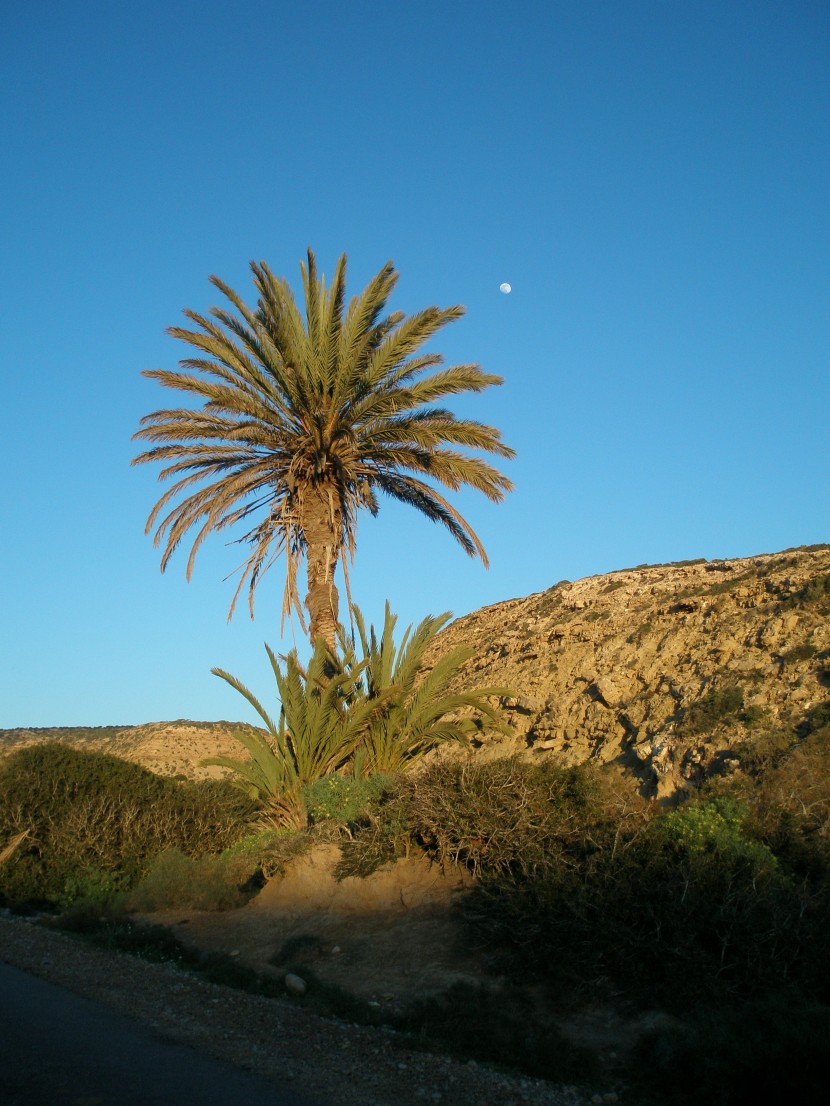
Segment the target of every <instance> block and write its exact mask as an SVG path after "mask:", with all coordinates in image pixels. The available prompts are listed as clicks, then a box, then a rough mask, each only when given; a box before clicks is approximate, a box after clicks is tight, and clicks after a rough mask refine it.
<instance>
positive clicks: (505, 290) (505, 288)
mask: <svg viewBox="0 0 830 1106" xmlns="http://www.w3.org/2000/svg"><path fill="white" fill-rule="evenodd" d="M499 291H500V292H503V293H504V295H505V296H509V295H510V293H511V292H512V291H513V289H512V288H511V287H510V285H509V284H508V283H507V281H505V282H504V284H500V285H499Z"/></svg>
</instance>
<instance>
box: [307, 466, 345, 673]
mask: <svg viewBox="0 0 830 1106" xmlns="http://www.w3.org/2000/svg"><path fill="white" fill-rule="evenodd" d="M302 527H303V534H304V535H305V541H306V565H307V568H308V594H307V595H306V599H305V606H306V609H307V610H308V615H309V620H310V626H309V636H310V638H311V644H312V646H313V645H314V643H315V642H316V641H317V639H318V638H320V637H322V638H324V639H325V642H326V645H327V646H328V647H329V649H330V650H331V652H332V653H333V652H335V650H336V647H337V626H338V616H337V612H338V594H337V588H336V586H335V583H334V572H335V569H336V568H337V558H338V555H339V552H340V531H341V526H340V503H339V500H338V499H337V495H336V493H335V492H334V491H333V490H329V488H327V487H326V486H325V485H324V484H320V485H314V486H312V487H310V488H308V489H307V490H306V494H305V496H304V502H303V522H302Z"/></svg>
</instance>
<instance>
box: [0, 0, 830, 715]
mask: <svg viewBox="0 0 830 1106" xmlns="http://www.w3.org/2000/svg"><path fill="white" fill-rule="evenodd" d="M0 108H2V111H0V135H1V136H2V160H1V161H0V181H2V204H1V205H0V242H2V256H3V263H2V265H0V293H1V298H0V304H2V325H0V373H1V374H2V387H3V400H4V402H3V403H2V405H0V427H1V428H2V434H3V443H4V446H5V478H4V480H3V482H2V490H0V496H2V499H1V500H0V506H1V507H2V515H0V517H1V518H2V532H0V561H1V562H2V575H0V587H2V606H0V610H2V625H3V633H2V651H3V657H2V664H1V665H0V728H2V727H10V726H25V725H32V726H46V725H100V724H125V723H139V722H148V721H156V720H161V719H172V718H180V717H188V718H196V719H218V718H248V717H250V712H249V711H248V708H247V707H246V705H245V704H244V703H243V701H242V700H241V699H240V698H239V697H238V696H237V695H236V693H235V692H233V691H232V690H231V689H230V688H229V687H227V686H226V685H225V684H224V683H223V682H222V681H220V680H217V679H216V678H215V677H214V676H212V675H211V674H210V669H211V667H212V666H214V665H219V666H221V667H224V668H226V669H229V670H230V671H232V672H234V673H235V674H237V675H238V676H240V677H241V678H242V679H243V680H244V681H245V682H247V683H248V684H249V686H251V687H252V689H254V690H255V691H257V692H258V693H259V694H260V695H261V696H262V697H263V698H265V699H269V697H270V696H271V695H272V691H271V686H272V685H271V680H270V678H269V675H268V670H267V662H266V658H265V653H264V650H263V642H264V641H268V642H269V643H270V644H271V645H272V646H273V647H274V648H276V649H278V650H279V649H285V648H288V647H290V645H291V643H292V639H291V633H290V631H287V633H286V636H285V638H282V639H281V638H280V625H279V608H280V602H281V595H282V584H283V578H282V575H281V566H279V567H278V568H277V569H276V570H274V571H273V573H272V574H271V576H270V578H268V577H266V580H265V581H264V582H263V584H262V585H261V586H260V589H259V593H258V601H257V617H256V620H255V621H254V622H251V621H250V619H249V618H248V616H247V613H246V611H245V610H244V609H242V610H240V612H239V613H238V614H237V615H236V617H235V618H234V620H233V622H232V623H231V624H230V625H228V624H227V622H226V613H227V608H228V604H229V602H230V599H231V596H232V593H233V588H234V585H233V583H232V582H231V581H227V580H225V577H226V576H227V575H228V573H230V572H231V571H232V570H233V569H234V568H235V567H236V564H237V562H238V560H239V550H238V549H233V548H228V547H227V546H226V545H225V544H224V539H223V538H217V539H215V540H213V541H212V542H209V543H208V544H207V545H206V546H205V547H204V548H203V550H202V552H201V554H200V557H199V560H198V562H197V565H196V571H195V574H194V578H193V580H192V581H191V583H190V584H187V583H186V582H185V579H184V562H185V556H184V555H182V556H179V557H177V558H176V559H174V562H173V563H172V565H171V566H170V568H169V569H168V571H167V572H166V573H165V574H164V575H163V576H162V575H161V574H160V572H159V557H158V552H157V551H156V550H154V549H153V547H152V542H151V541H150V539H149V538H147V537H145V536H144V533H143V529H144V522H145V519H146V516H147V514H148V513H149V510H150V508H151V507H152V505H153V503H154V502H155V499H156V498H157V496H158V494H159V491H160V490H161V489H160V486H159V485H158V484H157V482H156V478H155V477H156V474H155V472H154V471H151V469H150V467H149V466H143V467H141V468H139V469H136V468H132V469H131V468H130V459H131V457H132V456H133V455H134V454H135V452H136V451H137V446H136V444H135V443H133V442H131V440H130V439H131V435H132V433H133V432H134V431H135V429H136V428H137V425H138V421H139V419H140V418H141V416H142V415H143V414H146V413H148V412H149V411H152V410H154V409H155V408H157V407H161V406H164V405H165V403H166V402H168V399H169V396H168V395H166V394H164V390H163V389H161V388H159V387H158V386H157V385H155V384H153V383H152V382H150V381H147V380H145V379H143V378H142V377H141V376H140V371H141V369H144V368H154V367H169V368H172V367H175V365H176V362H177V359H178V358H179V357H180V356H181V355H182V353H183V352H184V350H183V348H182V349H180V348H179V347H178V344H177V343H176V342H174V341H173V340H172V339H171V338H169V337H167V336H166V334H165V328H166V327H168V326H170V325H173V324H176V323H178V322H179V321H180V319H181V310H182V308H184V307H190V308H193V309H194V310H197V311H205V310H206V309H207V308H208V307H209V306H210V305H211V304H212V303H214V302H216V298H217V294H216V293H215V291H214V289H213V288H212V287H211V286H210V285H209V283H208V277H209V275H210V274H211V273H216V274H218V275H219V276H221V277H222V278H223V279H225V280H226V281H228V282H229V283H230V284H231V285H232V286H233V287H235V288H236V289H237V290H238V291H239V292H240V293H242V294H243V296H246V297H247V296H248V295H249V292H250V289H251V285H250V279H249V271H248V263H249V262H250V260H251V259H264V260H266V261H267V262H268V264H269V265H270V266H271V268H272V269H274V270H275V271H276V272H278V273H282V274H285V275H286V276H288V277H289V279H290V280H291V281H292V282H293V283H295V287H296V282H297V278H298V274H299V261H300V259H301V258H302V257H303V256H304V254H305V250H306V248H307V247H308V246H311V247H312V248H313V249H314V251H315V253H316V255H317V258H318V263H319V265H320V267H321V268H322V269H323V270H324V271H326V272H331V270H332V268H333V265H334V262H335V260H336V258H337V257H338V255H339V254H340V253H341V252H343V251H345V252H347V253H348V255H349V282H350V287H352V288H353V289H355V290H356V289H358V288H361V287H363V285H364V284H365V283H366V282H367V281H368V279H369V278H370V277H371V276H372V275H373V274H374V273H375V272H376V271H377V270H378V269H379V268H380V266H381V265H382V264H383V263H384V262H385V261H386V260H387V259H388V258H392V259H393V260H394V262H395V265H396V267H397V268H398V270H399V272H400V274H401V276H400V281H399V285H398V289H397V291H396V295H395V303H394V306H395V307H400V308H401V309H403V310H405V311H415V310H418V309H420V308H421V307H424V306H426V305H428V304H433V303H435V304H438V305H441V306H445V305H448V304H450V303H463V304H465V305H466V308H467V314H466V316H465V317H464V319H463V320H461V321H460V322H457V323H455V324H453V325H452V326H450V327H449V328H447V329H446V330H445V331H444V332H443V334H442V335H441V336H440V339H439V340H438V341H437V342H436V343H435V346H436V348H438V349H440V351H441V352H442V353H443V354H444V355H445V357H446V359H447V361H449V362H460V361H477V362H479V363H481V364H482V365H483V366H484V367H485V368H486V369H488V370H489V371H493V372H497V373H500V374H502V375H503V376H504V378H505V384H504V386H503V387H501V388H499V389H490V390H489V391H488V392H487V393H485V394H484V395H483V396H479V397H469V398H465V399H464V400H460V401H459V402H458V403H456V404H455V409H456V410H457V411H459V412H463V413H464V414H467V415H469V416H470V417H475V418H478V419H480V420H482V421H484V422H491V423H493V424H495V425H497V426H499V427H500V429H501V430H502V432H503V435H504V438H505V440H506V441H507V442H508V443H509V444H510V445H512V446H513V447H514V448H515V449H516V450H517V451H518V457H517V459H516V460H515V461H514V462H512V463H511V464H510V465H509V467H508V471H509V474H510V476H511V477H512V478H513V479H514V481H515V483H516V490H515V492H514V493H513V494H512V495H511V496H510V497H509V498H508V499H507V500H506V501H505V502H504V503H503V504H501V505H500V506H497V507H496V506H493V505H490V504H488V503H486V502H485V501H484V500H483V499H481V498H480V497H477V496H475V495H474V494H472V493H471V494H469V495H464V496H461V497H459V499H458V500H457V503H458V505H459V507H460V508H461V510H462V511H463V513H464V514H465V515H466V516H467V518H468V519H469V520H470V521H471V522H472V524H473V525H474V526H475V528H476V530H477V531H478V533H479V534H480V536H481V537H482V539H483V541H484V543H485V545H486V547H487V550H488V553H489V555H490V559H491V562H492V567H491V569H490V570H489V572H488V571H485V570H484V569H483V568H482V566H481V565H480V564H479V563H478V562H473V561H470V560H469V559H468V558H467V557H466V556H465V555H464V554H463V552H462V551H461V550H460V549H459V548H458V547H457V546H455V545H454V543H453V542H452V540H451V539H450V538H449V537H448V536H447V535H446V534H445V533H444V532H443V531H440V530H438V529H437V528H436V527H434V526H433V525H431V524H430V523H429V522H427V521H426V520H424V519H422V518H420V517H419V516H416V515H413V514H412V513H411V512H406V511H405V510H403V509H398V508H396V507H395V506H394V505H384V506H382V509H381V512H380V515H379V516H378V518H377V519H371V518H366V519H364V520H362V522H361V527H360V530H359V536H358V542H359V544H358V555H357V561H356V564H355V566H354V569H353V573H352V586H353V591H354V596H355V599H356V600H357V602H358V603H359V604H360V606H361V607H362V608H363V610H364V612H365V613H366V614H367V615H368V617H369V618H370V619H373V620H375V621H377V620H379V619H380V618H381V617H382V610H383V603H384V600H385V599H386V598H389V599H390V601H391V603H392V607H393V609H394V610H397V611H398V612H399V613H400V617H401V620H402V623H403V624H406V623H408V622H411V621H417V620H419V619H420V618H421V617H423V615H425V614H427V613H438V612H441V611H444V610H451V611H453V612H454V613H455V614H456V615H460V614H464V613H466V612H467V611H470V610H473V609H475V608H477V607H479V606H482V605H485V604H488V603H494V602H497V601H499V600H502V599H507V598H511V597H514V596H521V595H527V594H529V593H531V592H533V591H538V590H541V589H544V588H546V587H549V586H551V585H552V584H554V583H556V582H557V581H559V580H561V579H563V578H567V579H576V578H579V577H582V576H587V575H591V574H594V573H598V572H605V571H609V570H612V569H615V568H624V567H628V566H631V565H637V564H642V563H655V562H663V561H672V560H680V559H686V558H691V557H707V558H715V557H736V556H746V555H751V554H755V553H761V552H772V551H775V550H780V549H783V548H786V547H789V546H794V545H801V544H810V543H815V542H820V541H827V540H830V527H828V522H830V506H829V504H828V486H830V454H829V453H828V448H827V442H828V438H827V416H828V411H830V402H829V401H830V383H829V381H830V371H829V370H830V356H828V351H829V350H830V295H829V294H828V293H830V262H829V261H828V259H829V258H830V204H828V197H829V196H830V126H829V124H830V8H828V7H827V5H826V3H824V2H823V0H815V2H812V0H794V2H792V3H783V2H772V0H754V2H744V0H687V2H686V3H683V4H675V3H671V2H657V0H626V2H625V3H620V2H619V0H561V2H556V0H554V2H552V3H542V2H541V0H538V2H535V3H528V2H521V0H519V2H514V3H511V4H506V3H500V4H495V3H489V2H486V0H476V2H473V0H470V2H451V0H443V2H440V3H439V2H431V0H422V2H420V3H418V4H415V3H382V2H379V0H378V2H375V3H366V2H362V0H352V2H351V3H349V4H343V3H339V2H338V3H333V2H329V0H318V2H316V3H314V2H309V3H307V4H296V3H291V4H288V3H283V2H281V0H268V2H261V3H260V2H255V0H239V2H238V3H236V4H233V5H229V4H219V3H216V2H214V0H203V2H201V3H199V4H196V3H192V2H182V0H165V2H164V3H159V2H156V0H147V2H146V3H143V4H140V5H131V6H127V7H125V8H122V7H121V6H116V5H113V4H111V3H103V2H100V3H95V2H90V3H85V2H82V0H78V2H72V0H70V2H67V3H65V4H60V5H58V4H55V3H53V2H49V3H46V2H43V0H32V2H31V3H29V4H27V5H11V4H6V5H3V6H2V11H0ZM502 281H509V282H510V283H511V284H512V286H513V292H512V293H511V294H510V295H509V296H505V295H502V294H500V293H499V284H500V283H501V282H502ZM251 298H252V297H251ZM297 633H298V640H299V631H297Z"/></svg>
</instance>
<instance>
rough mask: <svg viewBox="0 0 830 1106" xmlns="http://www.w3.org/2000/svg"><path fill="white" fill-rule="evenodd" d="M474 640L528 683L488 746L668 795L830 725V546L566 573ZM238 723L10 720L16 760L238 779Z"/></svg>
mask: <svg viewBox="0 0 830 1106" xmlns="http://www.w3.org/2000/svg"><path fill="white" fill-rule="evenodd" d="M459 644H464V645H469V646H472V647H473V650H474V653H473V657H472V659H471V660H470V661H469V662H468V663H467V665H466V666H465V668H464V669H463V670H462V673H461V678H460V681H459V685H458V686H459V687H461V686H466V687H472V686H475V685H478V686H481V685H486V684H489V685H499V686H505V687H508V688H511V689H512V690H513V691H514V694H513V695H511V696H509V697H506V698H505V699H504V701H503V702H504V705H505V707H506V708H507V709H508V713H509V718H510V720H511V722H512V724H513V726H514V728H515V732H516V736H515V738H513V739H510V740H508V741H504V740H502V739H500V738H497V737H495V736H493V735H488V734H487V733H483V734H482V735H481V741H480V742H479V743H477V744H478V745H479V747H480V750H481V753H482V755H485V756H489V755H500V754H504V753H507V752H513V751H519V750H520V751H525V752H526V753H527V755H528V756H530V757H532V758H541V757H550V758H554V759H556V760H557V761H559V762H562V763H565V764H575V763H581V762H583V761H586V760H589V759H595V760H598V761H600V762H603V763H608V762H614V763H616V764H617V765H618V766H619V767H620V768H622V769H623V770H624V771H625V772H626V773H628V774H630V775H632V776H633V777H635V778H636V779H637V780H638V781H639V783H640V785H641V787H642V789H643V790H644V791H645V792H646V793H650V794H653V795H656V796H658V797H660V798H663V797H667V796H670V795H672V794H674V793H675V792H676V791H677V790H678V789H679V788H684V787H687V786H688V785H689V784H692V783H695V782H698V781H700V780H702V779H704V778H705V777H706V776H707V774H710V773H712V772H732V771H737V770H739V769H740V762H741V757H740V755H737V754H736V749H738V748H739V747H741V748H742V749H743V750H744V751H745V750H746V749H747V748H750V749H751V747H752V744H753V742H756V743H759V742H763V741H768V740H769V737H770V734H771V733H774V732H775V731H776V730H781V731H787V732H789V733H790V734H792V733H793V732H796V733H798V732H799V727H800V728H801V731H806V730H808V729H810V727H811V725H812V724H813V722H816V720H819V721H820V720H821V719H824V718H825V716H826V720H830V546H827V545H824V546H817V547H810V548H805V549H793V550H787V551H786V552H784V553H775V554H764V555H761V556H757V557H747V558H742V559H740V560H731V561H693V562H683V563H679V564H670V565H644V566H641V567H638V568H633V569H624V570H621V571H617V572H610V573H607V574H606V575H603V576H592V577H589V578H588V579H584V580H578V581H576V582H575V583H570V582H569V581H562V582H561V583H559V584H556V585H555V586H554V587H551V588H549V589H548V590H547V591H543V592H539V593H538V594H536V595H531V596H528V597H527V598H525V599H510V600H507V601H506V602H503V603H497V604H495V605H494V606H491V607H486V608H484V609H482V610H479V611H475V612H474V613H472V614H469V615H467V616H465V617H463V618H459V619H458V620H457V621H456V622H453V623H452V624H451V625H450V626H448V627H447V629H446V630H444V631H443V633H442V634H441V635H440V636H439V638H438V640H437V643H436V645H437V648H439V649H442V650H446V649H450V648H452V647H454V646H456V645H459ZM811 720H812V721H811ZM238 728H240V724H239V723H232V722H190V721H183V720H179V721H177V722H156V723H151V724H149V725H146V726H123V727H100V728H91V729H90V728H65V729H46V730H36V729H31V730H25V729H19V730H0V756H2V755H3V754H4V753H9V752H11V751H12V750H14V749H16V748H19V747H21V746H22V745H27V744H32V743H34V742H40V741H67V742H70V743H72V744H83V745H84V746H85V747H87V748H93V749H101V750H104V751H106V752H110V753H114V754H115V755H117V756H121V757H124V758H125V759H127V760H132V761H136V762H137V763H140V764H143V765H145V766H146V767H148V768H151V769H152V770H153V771H155V772H159V773H161V774H164V775H179V774H181V775H184V776H188V777H190V778H203V777H207V776H217V775H221V774H222V770H221V769H217V768H199V762H200V761H201V760H202V759H203V758H204V757H208V756H223V755H224V756H228V755H229V756H239V755H240V754H243V749H242V747H241V746H240V745H239V743H238V742H236V741H235V740H234V737H233V731H234V729H238ZM241 728H245V727H244V726H243V727H241Z"/></svg>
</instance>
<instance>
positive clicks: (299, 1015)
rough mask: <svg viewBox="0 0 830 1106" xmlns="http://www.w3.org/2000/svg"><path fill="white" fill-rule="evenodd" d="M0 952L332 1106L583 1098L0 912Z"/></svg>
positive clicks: (524, 1105) (561, 1102)
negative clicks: (415, 1048) (321, 1016)
mask: <svg viewBox="0 0 830 1106" xmlns="http://www.w3.org/2000/svg"><path fill="white" fill-rule="evenodd" d="M0 959H2V960H4V961H6V962H7V963H9V964H12V965H13V966H14V967H16V968H19V969H21V970H23V971H27V972H30V973H31V974H33V975H37V976H40V977H42V978H44V979H47V980H48V981H49V982H51V983H56V984H59V985H61V986H63V987H66V988H68V989H69V990H71V991H74V992H75V993H76V994H80V995H84V996H85V997H86V998H90V999H94V1000H96V1001H97V1002H100V1003H102V1004H104V1005H105V1006H108V1007H111V1008H113V1009H115V1010H118V1011H120V1012H121V1013H124V1014H127V1015H129V1016H131V1017H133V1018H134V1019H135V1020H137V1021H139V1022H141V1023H142V1024H144V1025H146V1026H150V1027H152V1028H153V1029H154V1030H156V1031H157V1032H159V1033H161V1034H163V1035H164V1036H167V1037H169V1038H171V1039H173V1040H175V1041H178V1042H180V1043H186V1044H188V1045H190V1046H191V1047H193V1048H196V1049H198V1050H200V1051H202V1052H205V1053H207V1054H209V1055H211V1056H214V1057H217V1058H219V1059H222V1060H225V1061H227V1062H230V1063H232V1064H234V1065H236V1066H237V1067H240V1068H244V1069H248V1070H252V1071H255V1072H257V1073H259V1074H260V1075H263V1076H265V1077H266V1078H268V1079H273V1080H274V1082H275V1083H277V1084H279V1085H280V1086H282V1087H293V1088H295V1089H296V1090H297V1091H298V1092H300V1093H301V1094H302V1095H305V1096H307V1097H308V1098H310V1099H311V1100H312V1101H317V1102H319V1103H320V1104H321V1106H322V1104H332V1103H335V1102H336V1103H338V1106H410V1104H411V1106H425V1104H427V1103H442V1104H445V1106H583V1104H584V1102H585V1101H586V1099H585V1097H584V1096H583V1095H581V1094H580V1093H579V1092H578V1091H577V1089H576V1088H574V1087H562V1086H554V1085H552V1084H550V1083H546V1082H544V1081H542V1080H537V1079H530V1078H522V1077H520V1076H514V1075H507V1074H504V1073H502V1072H499V1071H496V1070H494V1069H491V1068H489V1067H488V1066H487V1065H484V1064H477V1063H475V1062H474V1061H470V1062H466V1063H465V1062H463V1061H459V1060H454V1059H451V1058H449V1057H446V1056H440V1055H436V1054H431V1053H426V1052H421V1051H416V1050H413V1049H412V1048H409V1047H407V1043H406V1038H405V1037H403V1036H401V1035H399V1034H397V1033H394V1032H392V1031H388V1030H385V1029H370V1028H367V1027H365V1026H357V1025H350V1024H345V1023H341V1022H336V1021H329V1020H326V1019H323V1018H320V1017H317V1016H316V1015H314V1014H310V1013H308V1012H307V1011H305V1010H301V1009H298V1008H297V1007H296V1006H294V1005H292V1004H291V1002H290V1001H288V1000H285V1001H281V1000H276V999H270V998H262V997H259V996H255V995H248V994H245V993H244V992H240V991H235V990H232V989H230V988H227V987H221V986H217V985H216V984H212V983H207V982H205V981H203V980H201V979H199V978H197V977H196V976H193V975H189V974H188V973H186V972H183V971H181V970H179V969H177V968H175V967H174V966H172V965H169V964H154V963H149V962H147V961H143V960H139V959H136V958H134V957H131V956H126V955H123V954H119V953H113V952H108V951H106V950H103V949H97V948H95V947H93V946H90V945H86V944H84V943H83V942H81V941H79V940H77V939H75V938H72V937H70V936H68V935H66V934H64V933H60V932H56V931H55V930H51V929H47V928H45V927H43V926H41V925H37V924H34V923H33V922H32V921H30V920H26V919H22V918H17V917H13V916H11V915H8V914H5V915H0Z"/></svg>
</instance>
